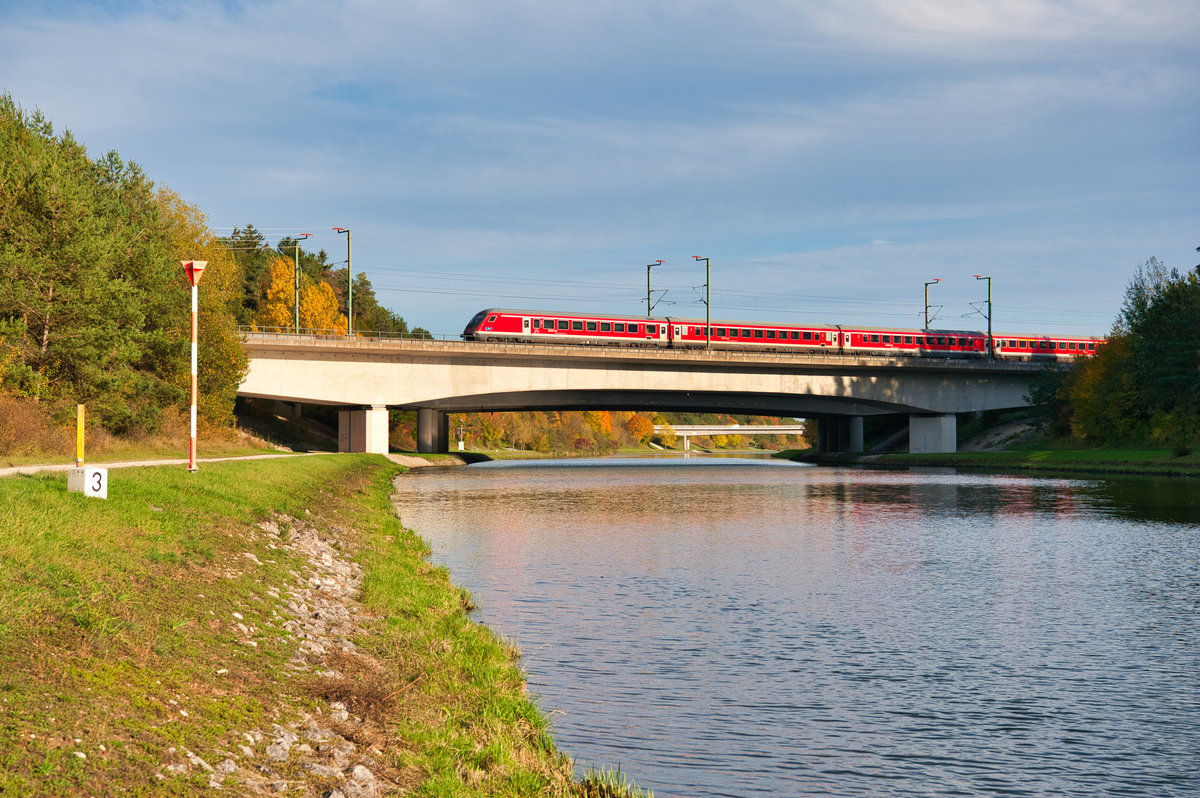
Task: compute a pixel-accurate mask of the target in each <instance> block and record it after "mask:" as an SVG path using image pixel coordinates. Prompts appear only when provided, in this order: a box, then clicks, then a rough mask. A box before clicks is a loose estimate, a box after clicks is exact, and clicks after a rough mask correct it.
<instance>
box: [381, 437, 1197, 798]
mask: <svg viewBox="0 0 1200 798" xmlns="http://www.w3.org/2000/svg"><path fill="white" fill-rule="evenodd" d="M698 462H700V463H703V464H702V465H699V466H697V465H694V464H695V463H698ZM397 486H398V490H399V495H398V499H397V501H398V506H399V508H400V511H401V515H402V518H403V520H404V521H405V523H407V524H408V525H410V526H413V527H415V528H417V529H418V530H419V531H420V532H421V533H422V534H423V535H425V536H426V537H427V538H428V539H429V540H430V541H431V544H432V545H433V547H434V551H435V557H436V559H437V560H438V561H440V562H443V563H445V564H447V565H448V566H449V567H450V569H451V571H452V573H453V575H454V577H455V579H456V580H457V581H459V582H460V583H461V584H463V585H464V586H466V587H467V588H468V589H469V590H471V592H472V594H473V595H474V597H475V600H476V602H477V603H478V604H479V605H480V606H481V607H482V610H481V617H482V619H483V620H484V621H485V622H487V623H489V624H490V625H492V626H493V627H494V628H496V629H497V630H499V631H501V632H502V633H504V634H507V635H510V636H513V637H515V638H516V639H517V641H518V642H519V643H520V645H521V646H522V649H523V651H524V652H525V666H526V668H527V669H528V672H529V678H530V686H531V689H532V690H533V692H534V693H535V695H537V696H538V697H539V700H540V702H541V704H542V706H543V707H544V708H545V709H546V710H548V711H553V712H554V713H555V718H556V730H555V736H556V738H557V739H558V740H559V742H560V744H561V745H562V747H563V748H564V749H565V750H567V751H569V752H571V753H572V754H573V755H574V756H575V757H577V759H578V761H579V762H580V763H581V764H589V763H593V764H598V765H612V764H617V763H620V764H621V766H622V768H623V769H624V771H625V772H626V773H627V774H630V775H631V776H633V777H634V778H636V779H637V780H638V781H639V782H640V783H642V784H644V785H646V786H650V787H653V788H654V789H655V792H656V793H657V794H658V795H660V796H671V795H688V796H695V795H705V796H716V795H805V794H836V795H856V794H857V795H874V794H880V793H887V794H896V795H928V794H936V793H948V794H993V793H999V792H1005V793H1011V794H1017V795H1095V794H1098V793H1106V792H1121V793H1123V794H1131V795H1184V794H1195V793H1196V792H1197V791H1200V781H1197V779H1196V776H1195V774H1194V772H1193V771H1194V770H1195V768H1194V765H1195V764H1196V759H1195V756H1196V751H1197V750H1200V706H1198V704H1197V700H1196V695H1197V693H1198V688H1200V679H1198V677H1197V673H1200V654H1198V653H1197V652H1198V651H1200V645H1197V643H1200V628H1198V626H1200V620H1198V618H1200V615H1198V613H1197V612H1196V609H1197V606H1196V588H1197V585H1198V584H1200V568H1198V565H1197V563H1198V561H1200V558H1197V557H1196V553H1197V544H1198V542H1200V541H1198V538H1197V527H1195V526H1193V525H1189V524H1179V523H1162V522H1161V519H1158V518H1155V519H1154V520H1153V522H1149V523H1148V522H1145V521H1142V520H1130V519H1131V517H1135V518H1136V515H1133V514H1135V513H1136V512H1137V510H1136V508H1137V507H1138V505H1137V503H1136V502H1135V499H1136V498H1137V497H1146V496H1148V495H1151V493H1150V492H1149V491H1146V490H1140V491H1139V490H1137V489H1126V488H1124V487H1122V486H1120V485H1116V484H1115V483H1110V482H1107V481H1098V480H1077V479H1049V480H1048V479H1030V478H1024V477H990V476H978V475H962V474H953V473H949V474H947V473H929V472H892V471H866V472H864V471H845V470H837V469H824V468H805V467H795V466H788V465H772V464H771V463H770V462H763V461H752V464H750V465H747V464H744V463H736V464H732V465H728V464H715V463H713V462H712V461H707V462H705V461H693V462H692V464H686V463H681V462H679V461H675V462H674V463H671V462H670V461H666V462H665V463H664V462H660V461H654V462H653V464H647V463H646V462H645V461H636V462H633V463H624V462H617V463H614V462H613V461H611V460H610V461H606V462H605V463H604V464H603V465H602V466H600V467H591V466H587V465H585V464H583V463H581V462H580V461H570V462H567V463H552V462H550V463H548V462H541V463H537V464H529V465H526V464H500V465H498V466H496V465H493V466H488V467H484V468H479V467H474V466H473V467H469V468H459V469H454V470H440V471H437V472H435V471H433V470H425V471H418V472H414V474H412V475H409V476H407V477H404V478H402V479H400V480H398V482H397ZM1190 507H1191V505H1190V504H1189V502H1188V501H1186V500H1184V499H1183V497H1182V495H1181V494H1177V493H1175V492H1171V493H1170V494H1169V497H1168V499H1167V506H1165V507H1156V508H1155V509H1154V510H1153V511H1152V512H1151V513H1150V515H1152V516H1153V515H1155V514H1158V513H1166V514H1170V515H1186V514H1187V512H1189V508H1190ZM1193 509H1194V508H1193ZM1145 517H1146V515H1142V516H1141V518H1145ZM1193 518H1194V516H1193Z"/></svg>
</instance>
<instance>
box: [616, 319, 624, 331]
mask: <svg viewBox="0 0 1200 798" xmlns="http://www.w3.org/2000/svg"><path fill="white" fill-rule="evenodd" d="M613 332H625V322H623V321H618V322H616V323H614V324H613Z"/></svg>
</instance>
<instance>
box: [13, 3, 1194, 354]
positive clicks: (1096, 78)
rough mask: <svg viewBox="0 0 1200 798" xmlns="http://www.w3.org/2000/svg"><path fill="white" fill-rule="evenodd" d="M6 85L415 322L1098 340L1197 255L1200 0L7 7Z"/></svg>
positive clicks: (439, 328) (213, 215) (62, 124)
mask: <svg viewBox="0 0 1200 798" xmlns="http://www.w3.org/2000/svg"><path fill="white" fill-rule="evenodd" d="M0 18H2V19H3V20H4V22H3V23H2V24H0V91H4V92H7V93H9V94H11V95H12V96H13V98H14V99H15V100H16V101H17V102H18V103H20V104H21V105H23V106H24V107H26V108H27V109H33V108H40V109H41V110H42V111H43V112H44V113H45V114H46V115H47V116H48V117H49V118H50V119H51V120H52V121H53V122H54V123H55V125H56V127H57V128H58V129H63V128H67V129H70V130H71V131H72V132H73V133H74V134H75V135H76V137H77V138H79V139H80V140H81V141H83V142H84V143H85V144H86V145H87V147H88V149H89V151H90V152H91V153H92V154H93V155H100V154H103V153H104V152H105V151H107V150H109V149H115V150H117V151H118V152H119V153H120V154H121V155H122V156H124V157H125V158H128V159H132V160H134V161H137V162H138V163H139V164H141V165H142V166H143V167H144V168H145V169H146V171H147V173H148V174H149V175H150V176H151V177H152V178H153V179H155V180H156V181H157V182H159V183H161V184H165V185H167V186H169V187H170V188H172V189H173V190H175V191H177V192H178V193H180V194H181V195H182V196H183V197H184V198H185V199H186V200H188V201H190V202H192V203H194V204H196V205H199V206H200V207H201V208H202V209H203V210H204V211H205V212H206V213H207V215H208V218H209V223H210V225H211V226H212V227H213V228H214V229H215V230H217V231H218V232H221V233H228V232H229V231H230V230H231V229H232V228H233V227H234V226H243V227H244V226H245V225H247V224H253V225H255V226H256V227H258V228H259V229H260V230H262V231H263V232H264V233H265V234H266V235H268V237H270V238H271V239H272V240H273V239H275V238H277V237H279V236H282V235H289V234H291V235H294V234H298V233H304V232H308V233H313V234H315V237H314V238H313V239H312V242H313V248H314V249H317V248H324V249H326V250H327V251H328V252H329V253H330V255H331V257H332V258H333V259H334V260H343V259H344V257H345V256H344V253H345V243H344V242H345V238H344V237H340V238H339V237H338V236H337V235H336V234H335V233H334V232H332V231H331V230H330V229H329V228H331V227H334V226H342V227H350V228H352V229H353V231H354V249H353V260H354V268H355V271H356V272H358V271H365V272H366V273H367V274H368V276H369V277H370V279H371V281H372V283H373V284H374V286H375V288H376V291H377V294H378V295H379V298H380V300H381V301H382V302H383V303H384V304H385V305H387V306H388V307H391V308H392V309H393V310H395V311H397V312H398V313H400V314H401V315H402V316H404V317H405V318H406V319H408V320H409V322H410V323H412V324H418V325H421V326H424V327H426V328H428V329H430V330H432V331H434V332H435V333H447V334H456V333H457V332H459V331H460V330H461V328H462V326H463V324H464V323H465V322H466V321H467V319H469V318H470V316H471V315H472V314H473V313H474V312H475V311H476V310H479V309H480V308H483V307H487V306H493V305H495V306H505V307H528V308H538V309H549V308H564V309H574V310H583V311H595V312H605V311H611V312H618V313H628V314H642V313H645V293H646V264H648V263H652V262H654V261H656V260H658V259H663V260H665V261H666V262H665V263H664V264H662V265H661V266H659V267H656V269H655V272H654V278H653V280H654V287H655V289H656V298H657V297H658V296H660V294H659V293H658V292H659V291H663V290H665V292H666V293H665V294H661V303H660V304H659V305H658V306H657V307H656V313H663V314H674V315H681V316H692V317H699V318H703V316H704V307H703V305H702V304H701V303H700V302H699V297H700V296H701V294H702V289H701V288H699V286H701V285H702V284H703V283H704V269H703V266H700V265H697V263H696V262H695V261H693V260H692V258H691V256H692V255H703V256H708V257H710V258H711V259H712V316H713V318H714V319H718V318H719V319H746V320H758V319H763V320H766V319H778V320H782V321H811V322H821V323H829V322H833V323H847V324H874V325H895V326H901V327H919V326H921V323H922V313H923V310H924V302H923V292H924V285H923V283H924V282H926V281H930V280H932V279H933V278H935V277H937V278H941V279H942V282H941V283H940V284H938V285H935V286H933V287H932V288H931V289H930V301H931V304H934V305H938V306H940V309H939V310H938V311H937V318H936V321H935V322H934V325H933V326H935V327H942V328H973V329H981V328H983V327H984V326H986V322H985V320H984V319H983V317H982V316H981V315H979V314H978V313H976V314H975V315H971V314H972V313H975V310H976V308H979V307H982V304H981V303H982V302H983V300H985V299H986V296H987V294H986V287H985V283H983V282H982V281H977V280H975V279H974V277H973V275H975V274H983V275H988V276H991V277H992V278H993V291H994V310H993V316H994V321H995V328H996V330H998V331H1000V330H1007V331H1013V332H1028V333H1034V332H1045V333H1061V334H1086V335H1102V334H1104V333H1105V332H1106V331H1107V330H1108V328H1109V326H1110V325H1111V322H1112V320H1113V317H1114V315H1115V313H1116V311H1117V310H1118V308H1119V306H1120V303H1121V299H1122V295H1123V293H1124V289H1125V286H1126V285H1127V283H1128V281H1129V278H1130V276H1131V275H1132V273H1133V271H1134V269H1135V268H1136V267H1137V266H1138V265H1139V264H1141V263H1143V262H1144V261H1145V260H1147V259H1148V258H1150V257H1157V258H1159V259H1160V260H1161V261H1163V262H1164V263H1166V264H1167V265H1168V266H1174V267H1178V268H1179V269H1181V270H1184V269H1189V268H1192V267H1193V266H1195V265H1196V264H1197V263H1200V253H1197V252H1196V251H1195V248H1196V247H1197V246H1200V210H1198V209H1200V203H1198V202H1197V200H1198V199H1200V191H1198V186H1200V145H1198V142H1200V56H1198V55H1197V53H1198V52H1200V46H1198V43H1200V4H1197V3H1196V2H1195V0H1091V1H1090V2H1079V1H1076V0H995V1H993V2H982V1H981V0H740V1H739V0H729V1H726V0H630V1H628V2H626V1H624V0H590V1H589V2H587V3H582V2H580V3H574V2H563V1H562V0H509V1H503V0H473V1H472V2H453V0H419V1H417V0H413V1H405V0H398V1H395V2H385V1H383V0H350V1H348V2H334V1H332V0H320V1H318V0H312V1H310V0H296V1H294V2H275V1H272V0H261V1H260V2H246V3H236V2H229V1H228V0H227V1H226V2H215V1H214V2H200V1H198V0H173V1H172V2H149V1H147V2H96V3H75V2H61V1H55V0H51V1H50V2H42V3H29V2H21V3H14V2H9V0H0Z"/></svg>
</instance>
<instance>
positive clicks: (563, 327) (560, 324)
mask: <svg viewBox="0 0 1200 798" xmlns="http://www.w3.org/2000/svg"><path fill="white" fill-rule="evenodd" d="M547 321H549V319H547ZM546 326H547V327H548V326H550V325H549V324H547V325H546ZM570 326H571V325H570V324H568V323H567V320H566V319H559V320H558V329H560V330H566V329H569V328H570Z"/></svg>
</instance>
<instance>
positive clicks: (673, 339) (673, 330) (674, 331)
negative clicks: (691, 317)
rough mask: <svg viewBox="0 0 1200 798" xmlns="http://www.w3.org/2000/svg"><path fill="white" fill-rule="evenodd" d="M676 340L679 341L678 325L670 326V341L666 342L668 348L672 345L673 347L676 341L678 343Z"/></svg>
mask: <svg viewBox="0 0 1200 798" xmlns="http://www.w3.org/2000/svg"><path fill="white" fill-rule="evenodd" d="M678 340H680V330H679V325H678V324H672V325H671V340H670V341H668V342H667V343H668V345H670V346H674V345H675V342H676V341H678Z"/></svg>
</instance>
